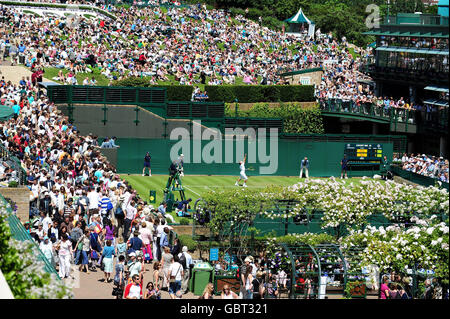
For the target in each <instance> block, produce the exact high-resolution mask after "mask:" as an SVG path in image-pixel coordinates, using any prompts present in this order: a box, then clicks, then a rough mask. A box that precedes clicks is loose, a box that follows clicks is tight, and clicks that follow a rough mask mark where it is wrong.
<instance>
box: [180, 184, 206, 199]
mask: <svg viewBox="0 0 450 319" xmlns="http://www.w3.org/2000/svg"><path fill="white" fill-rule="evenodd" d="M183 187H184V188H186V189H188V190H190V191H191V192H193V193H194V194H195V195H197V196H200V197H202V195H200V194H199V193H197V192H196V191H193V190H192V189H190V188H189V187H187V186H186V185H183Z"/></svg>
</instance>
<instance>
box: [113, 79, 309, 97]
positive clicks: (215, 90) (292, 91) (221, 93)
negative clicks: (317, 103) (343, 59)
mask: <svg viewBox="0 0 450 319" xmlns="http://www.w3.org/2000/svg"><path fill="white" fill-rule="evenodd" d="M113 85H115V86H141V87H164V88H166V89H167V99H168V100H169V101H190V100H191V98H192V92H193V90H194V88H193V87H192V86H188V85H151V84H150V81H149V80H148V79H147V78H140V77H129V78H126V79H123V80H120V81H115V82H114V83H113ZM205 90H206V92H207V93H208V96H209V101H210V102H226V103H232V102H235V101H236V99H237V100H238V101H239V102H240V103H258V102H311V101H314V87H313V86H312V85H206V86H205Z"/></svg>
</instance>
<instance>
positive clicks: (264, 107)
mask: <svg viewBox="0 0 450 319" xmlns="http://www.w3.org/2000/svg"><path fill="white" fill-rule="evenodd" d="M225 116H227V117H234V116H235V110H234V106H233V105H227V106H226V108H225ZM238 116H239V117H258V118H280V119H282V120H283V132H284V133H296V134H323V133H324V132H325V130H324V127H323V118H322V115H321V113H320V110H319V108H318V107H317V106H316V107H309V108H304V107H302V106H301V105H300V104H298V103H285V104H284V103H282V104H281V105H280V106H279V107H269V105H268V103H256V104H254V105H253V106H252V107H251V108H250V109H249V110H247V111H242V110H240V111H239V114H238Z"/></svg>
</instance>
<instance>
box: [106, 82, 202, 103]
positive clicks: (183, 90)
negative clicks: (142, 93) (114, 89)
mask: <svg viewBox="0 0 450 319" xmlns="http://www.w3.org/2000/svg"><path fill="white" fill-rule="evenodd" d="M113 85H114V86H133V87H158V88H165V89H166V90H167V100H168V101H190V100H191V98H192V92H193V90H194V87H192V86H189V85H151V84H150V81H149V80H148V79H146V78H140V77H129V78H126V79H123V80H118V81H114V82H113Z"/></svg>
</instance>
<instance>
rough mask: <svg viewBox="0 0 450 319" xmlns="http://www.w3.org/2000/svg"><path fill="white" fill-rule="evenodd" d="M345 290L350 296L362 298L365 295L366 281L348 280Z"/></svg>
mask: <svg viewBox="0 0 450 319" xmlns="http://www.w3.org/2000/svg"><path fill="white" fill-rule="evenodd" d="M347 291H348V294H349V297H350V298H363V299H365V298H366V296H367V287H366V283H365V282H362V281H353V282H352V281H350V282H348V283H347Z"/></svg>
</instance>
